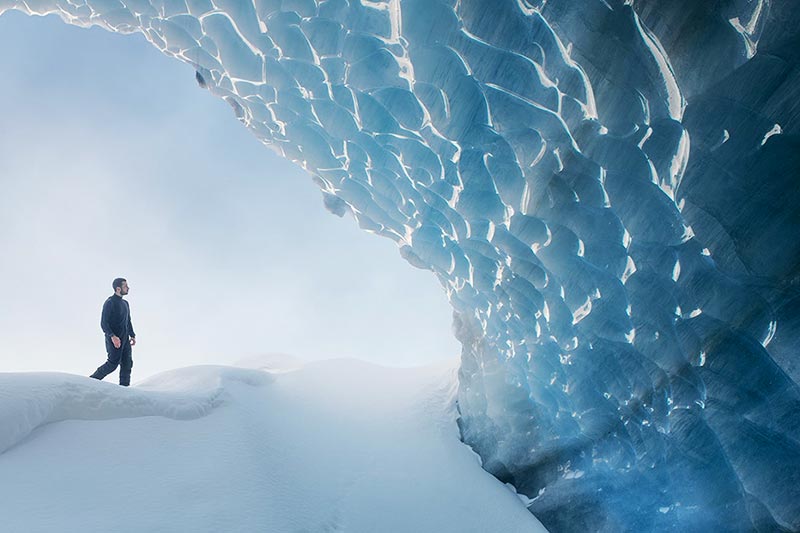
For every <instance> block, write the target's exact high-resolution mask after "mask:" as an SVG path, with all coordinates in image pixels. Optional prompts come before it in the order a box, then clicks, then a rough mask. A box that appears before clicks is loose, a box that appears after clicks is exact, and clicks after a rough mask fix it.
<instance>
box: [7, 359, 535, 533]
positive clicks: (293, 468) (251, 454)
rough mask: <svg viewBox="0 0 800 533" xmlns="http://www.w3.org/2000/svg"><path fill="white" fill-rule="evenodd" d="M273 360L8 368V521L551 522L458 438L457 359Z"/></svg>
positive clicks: (136, 524)
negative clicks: (126, 372) (147, 367)
mask: <svg viewBox="0 0 800 533" xmlns="http://www.w3.org/2000/svg"><path fill="white" fill-rule="evenodd" d="M275 362H276V361H275V360H274V359H271V360H270V361H269V366H270V368H271V370H270V372H269V373H268V372H265V371H262V370H255V369H242V368H229V367H192V368H184V369H178V370H175V371H171V372H168V373H165V374H160V375H157V376H155V377H153V378H150V379H148V380H146V381H145V382H144V383H140V384H137V385H136V386H135V387H133V388H131V389H125V388H121V387H119V386H117V385H114V384H111V383H104V382H97V381H94V380H91V379H89V378H84V377H77V376H68V375H64V374H0V388H1V389H0V390H3V391H4V394H3V396H2V397H0V413H2V415H1V418H0V429H2V432H3V433H2V436H3V445H4V446H8V444H9V443H10V442H16V443H17V444H16V446H12V447H11V448H6V449H5V452H4V453H2V454H0V515H1V516H2V517H3V525H2V529H3V531H14V532H16V531H19V532H23V531H24V532H26V533H29V532H39V531H119V532H126V531H131V532H134V531H137V532H138V531H175V532H182V531H208V532H217V531H242V532H245V531H274V532H294V531H310V532H311V531H313V532H322V531H327V532H334V531H347V532H353V533H359V532H363V533H370V532H374V531H382V532H398V533H399V532H411V531H431V532H433V531H436V532H453V533H463V532H475V533H483V532H486V531H514V532H517V531H519V532H526V531H530V532H536V531H544V528H543V527H542V526H541V525H540V524H539V523H538V522H537V521H536V519H535V518H534V517H533V516H532V515H531V514H530V513H528V512H527V510H526V509H525V506H524V505H523V503H522V501H521V500H520V497H519V496H518V495H517V494H515V493H514V492H513V489H510V488H508V487H506V486H504V485H503V484H502V483H500V482H498V481H497V480H496V479H494V478H493V477H491V476H490V475H489V474H488V473H486V472H485V471H484V470H482V469H481V467H480V461H479V459H478V457H477V456H476V455H475V453H474V452H472V451H471V450H470V449H469V448H468V447H467V446H465V445H464V444H462V443H461V442H460V441H459V438H458V437H459V433H458V428H457V426H456V423H455V416H456V411H455V407H454V401H455V390H456V370H455V365H454V364H451V365H449V366H442V367H436V368H421V369H389V368H383V367H378V366H374V365H371V364H367V363H363V362H360V361H355V360H333V361H323V362H316V363H311V364H308V365H307V366H305V367H303V366H302V365H296V364H293V365H292V368H287V367H284V366H282V365H281V366H279V367H275ZM258 366H262V365H261V364H259V365H258ZM6 391H8V394H5V392H6ZM176 419H177V420H176ZM45 422H50V423H49V424H46V425H44V424H45ZM7 428H11V429H12V434H11V436H10V438H9V434H8V433H7V432H6V429H7ZM25 435H27V437H25ZM23 437H25V438H24V440H20V439H21V438H23Z"/></svg>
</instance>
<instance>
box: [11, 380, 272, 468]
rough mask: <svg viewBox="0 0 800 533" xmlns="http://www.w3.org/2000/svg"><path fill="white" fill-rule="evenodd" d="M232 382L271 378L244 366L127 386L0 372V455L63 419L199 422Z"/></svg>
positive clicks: (261, 382)
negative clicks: (155, 418) (147, 418)
mask: <svg viewBox="0 0 800 533" xmlns="http://www.w3.org/2000/svg"><path fill="white" fill-rule="evenodd" d="M231 381H235V382H241V383H245V384H247V385H252V386H261V385H264V384H266V383H268V382H269V381H270V376H269V374H266V373H264V372H258V371H255V370H246V369H242V368H234V367H220V366H197V367H192V368H185V369H181V370H179V371H169V372H164V373H163V374H158V375H156V376H154V377H152V378H150V379H148V380H147V381H145V382H144V383H142V384H141V385H140V386H138V387H135V388H124V387H119V386H118V385H114V384H113V383H109V382H103V381H97V380H94V379H90V378H84V377H80V376H73V375H70V374H61V373H0V428H2V432H1V433H0V453H3V452H5V451H6V450H8V449H9V448H11V447H12V446H14V445H15V444H17V443H19V442H20V441H22V440H23V439H25V438H26V437H27V436H28V435H30V433H31V432H32V431H34V430H35V429H36V428H38V427H41V426H43V425H45V424H49V423H52V422H59V421H62V420H106V419H112V418H131V417H140V416H163V417H165V418H172V419H175V420H190V419H193V418H199V417H201V416H205V415H207V414H208V413H209V412H211V410H212V409H214V408H215V407H217V406H219V405H221V404H222V402H223V401H224V396H225V395H224V393H225V384H226V383H227V382H231Z"/></svg>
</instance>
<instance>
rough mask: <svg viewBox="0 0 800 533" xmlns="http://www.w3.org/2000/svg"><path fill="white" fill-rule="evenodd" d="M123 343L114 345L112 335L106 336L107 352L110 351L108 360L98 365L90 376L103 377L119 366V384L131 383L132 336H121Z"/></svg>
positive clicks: (126, 384)
mask: <svg viewBox="0 0 800 533" xmlns="http://www.w3.org/2000/svg"><path fill="white" fill-rule="evenodd" d="M120 341H122V345H121V346H120V347H119V348H115V347H114V343H113V342H112V341H111V337H106V352H108V361H106V362H105V363H103V365H102V366H100V367H98V368H97V370H95V371H94V374H92V375H91V376H89V377H93V378H95V379H103V378H104V377H106V376H107V375H109V374H110V373H112V372H113V371H114V370H116V369H117V366H119V384H120V385H123V386H125V387H127V386H128V385H130V384H131V369H132V368H133V355H132V353H131V340H130V337H128V336H127V335H125V336H124V337H121V338H120Z"/></svg>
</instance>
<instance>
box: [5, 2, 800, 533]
mask: <svg viewBox="0 0 800 533" xmlns="http://www.w3.org/2000/svg"><path fill="white" fill-rule="evenodd" d="M7 9H19V10H22V11H24V12H27V13H30V14H39V15H41V14H47V13H56V14H58V15H59V16H61V17H62V18H63V19H64V20H65V21H66V22H69V23H71V24H77V25H81V26H87V25H100V26H102V27H104V28H106V29H108V30H111V31H116V32H121V33H130V32H141V33H143V34H144V36H145V37H146V38H147V39H148V40H149V41H150V42H151V43H152V44H153V45H154V46H156V47H157V48H158V49H160V50H161V51H162V52H164V53H165V54H167V55H170V56H173V57H176V58H178V59H180V60H182V61H184V62H187V63H190V64H191V65H193V66H194V68H195V69H196V71H197V81H198V83H199V84H200V85H201V86H202V87H206V88H207V89H208V90H210V91H211V92H212V93H213V94H215V95H217V96H220V97H222V98H224V99H225V100H226V101H227V102H228V103H229V104H230V105H231V106H232V107H233V109H234V112H235V114H236V116H237V117H238V119H239V120H240V121H241V122H242V123H243V124H245V125H246V126H247V127H248V128H249V129H250V130H251V131H252V132H253V133H254V134H255V135H256V136H258V137H259V138H260V139H261V140H263V141H264V143H265V144H267V145H268V146H270V147H272V148H273V149H275V150H276V151H278V152H279V153H281V154H282V155H284V156H285V157H287V158H289V159H291V160H293V161H297V162H299V163H300V164H301V165H303V167H304V168H306V169H307V170H308V171H309V172H310V173H311V174H312V176H313V179H314V180H315V182H316V183H317V184H318V185H319V186H320V188H321V189H322V194H323V197H324V203H325V206H326V207H327V208H328V209H329V210H330V211H331V212H333V213H335V214H338V215H343V214H345V213H346V212H349V213H351V214H352V215H353V216H354V217H355V219H356V220H357V221H358V223H359V225H360V226H361V227H362V228H364V229H365V230H367V231H370V232H373V233H376V234H378V235H382V236H384V237H388V238H390V239H392V240H394V241H395V242H397V244H398V246H399V248H400V253H401V254H402V256H403V257H404V258H405V259H406V260H408V261H409V262H410V263H412V264H413V265H415V266H417V267H420V268H425V269H429V270H431V271H432V272H433V273H434V274H435V275H436V276H437V278H438V279H439V280H440V281H441V283H442V285H443V286H444V288H445V289H446V290H447V293H448V295H449V298H450V302H451V303H452V305H453V308H454V317H455V319H454V320H455V330H456V334H457V336H458V338H459V340H460V341H461V342H462V344H463V352H462V366H461V370H460V389H459V409H460V413H461V418H460V420H459V424H460V427H461V430H462V435H463V438H464V440H465V442H467V443H468V444H470V445H471V446H473V447H474V448H475V450H476V451H478V452H479V453H480V455H481V456H482V458H483V460H484V467H485V468H486V469H487V470H489V471H490V472H492V473H493V474H495V475H496V476H497V477H498V478H500V479H501V480H503V481H508V482H511V483H513V484H514V485H515V486H516V487H517V489H518V490H519V491H521V492H523V493H525V494H527V495H528V496H529V497H530V498H531V502H530V505H529V508H530V510H531V511H532V512H533V513H534V514H536V516H537V517H539V519H540V520H541V521H542V522H543V523H544V524H545V525H546V526H547V527H548V528H550V529H551V530H553V531H588V530H592V531H620V530H633V531H642V530H658V531H671V530H675V531H696V530H715V531H716V530H725V531H736V530H744V531H750V530H754V529H758V530H764V531H772V530H775V529H778V528H785V529H790V530H798V529H800V389H798V385H797V383H798V381H799V380H800V369H799V368H798V366H797V350H798V332H799V331H800V318H798V317H800V312H799V311H800V297H798V280H800V276H798V272H799V271H800V209H798V208H797V206H798V205H800V185H798V179H800V138H799V137H798V136H797V133H798V127H799V124H800V121H799V120H798V119H799V118H800V98H799V96H800V94H798V93H800V70H798V64H800V63H799V61H800V57H799V56H800V14H798V12H799V11H800V10H797V9H794V8H793V5H792V2H789V1H782V2H781V1H776V0H729V1H723V2H698V1H696V0H674V1H672V2H658V1H657V0H635V1H625V2H623V1H618V0H582V1H577V0H572V1H570V0H538V1H530V0H213V1H211V0H26V1H20V0H0V12H2V11H4V10H7ZM12 74H13V73H12Z"/></svg>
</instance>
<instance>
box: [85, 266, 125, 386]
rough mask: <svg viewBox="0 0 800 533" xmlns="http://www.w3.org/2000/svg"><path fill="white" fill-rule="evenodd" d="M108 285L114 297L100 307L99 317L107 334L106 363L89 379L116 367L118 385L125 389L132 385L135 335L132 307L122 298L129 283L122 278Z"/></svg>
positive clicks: (100, 375) (107, 372)
mask: <svg viewBox="0 0 800 533" xmlns="http://www.w3.org/2000/svg"><path fill="white" fill-rule="evenodd" d="M111 286H112V287H113V289H114V294H112V295H111V296H109V297H108V299H107V300H106V303H104V304H103V314H102V316H101V317H100V327H101V328H102V329H103V333H105V335H106V352H108V361H106V362H105V363H104V364H103V365H102V366H100V367H99V368H98V369H97V370H95V371H94V374H92V375H91V376H89V377H92V378H95V379H103V378H104V377H106V376H107V375H109V374H110V373H111V372H113V371H114V370H116V369H117V365H119V384H120V385H122V386H123V387H127V386H128V385H130V384H131V369H132V368H133V356H132V355H131V347H132V346H134V345H136V333H134V331H133V324H132V323H131V308H130V306H129V305H128V302H126V301H125V300H123V299H122V297H123V296H125V295H126V294H128V282H127V281H126V280H125V279H124V278H117V279H115V280H114V282H113V283H112V284H111Z"/></svg>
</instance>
